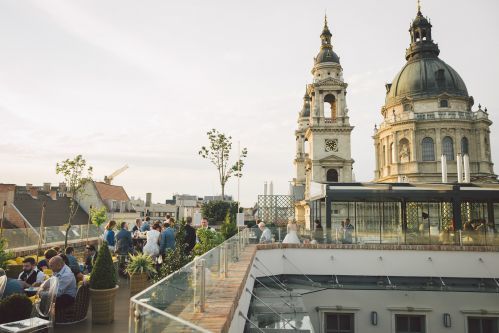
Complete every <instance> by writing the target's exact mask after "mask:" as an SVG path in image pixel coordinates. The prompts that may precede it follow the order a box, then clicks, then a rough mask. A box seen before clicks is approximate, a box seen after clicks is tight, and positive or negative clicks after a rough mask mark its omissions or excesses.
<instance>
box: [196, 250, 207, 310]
mask: <svg viewBox="0 0 499 333" xmlns="http://www.w3.org/2000/svg"><path fill="white" fill-rule="evenodd" d="M205 266H206V259H199V260H197V261H196V264H195V267H196V270H195V278H196V281H195V282H196V283H195V286H196V287H195V289H194V296H195V297H194V310H195V311H197V312H204V309H205V305H206V274H205ZM196 296H197V297H196Z"/></svg>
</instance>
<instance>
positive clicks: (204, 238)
mask: <svg viewBox="0 0 499 333" xmlns="http://www.w3.org/2000/svg"><path fill="white" fill-rule="evenodd" d="M196 235H197V236H198V240H199V243H197V244H196V245H195V246H194V254H195V255H202V254H204V253H206V252H208V251H209V250H211V249H212V248H214V247H215V246H217V245H220V244H222V242H223V241H224V237H223V236H222V234H220V233H218V232H216V231H215V230H213V229H203V228H201V229H198V230H197V231H196Z"/></svg>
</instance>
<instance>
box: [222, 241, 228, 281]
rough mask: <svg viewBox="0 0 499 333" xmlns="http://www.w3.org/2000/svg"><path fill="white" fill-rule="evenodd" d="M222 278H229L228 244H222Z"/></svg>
mask: <svg viewBox="0 0 499 333" xmlns="http://www.w3.org/2000/svg"><path fill="white" fill-rule="evenodd" d="M223 266H224V278H227V277H228V276H229V244H227V243H225V244H224V263H223Z"/></svg>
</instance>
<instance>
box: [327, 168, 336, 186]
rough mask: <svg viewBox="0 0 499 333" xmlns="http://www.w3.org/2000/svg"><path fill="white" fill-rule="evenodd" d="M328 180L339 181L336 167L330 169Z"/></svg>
mask: <svg viewBox="0 0 499 333" xmlns="http://www.w3.org/2000/svg"><path fill="white" fill-rule="evenodd" d="M326 180H327V181H328V182H333V183H337V182H338V171H337V170H336V169H329V170H328V171H327V174H326Z"/></svg>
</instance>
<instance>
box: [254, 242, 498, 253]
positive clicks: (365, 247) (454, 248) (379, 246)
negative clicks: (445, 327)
mask: <svg viewBox="0 0 499 333" xmlns="http://www.w3.org/2000/svg"><path fill="white" fill-rule="evenodd" d="M274 249H311V250H312V249H313V250H315V249H341V250H408V251H463V252H499V246H493V245H491V246H459V245H405V244H404V245H397V244H376V243H369V244H283V243H272V244H258V245H257V250H274Z"/></svg>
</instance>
